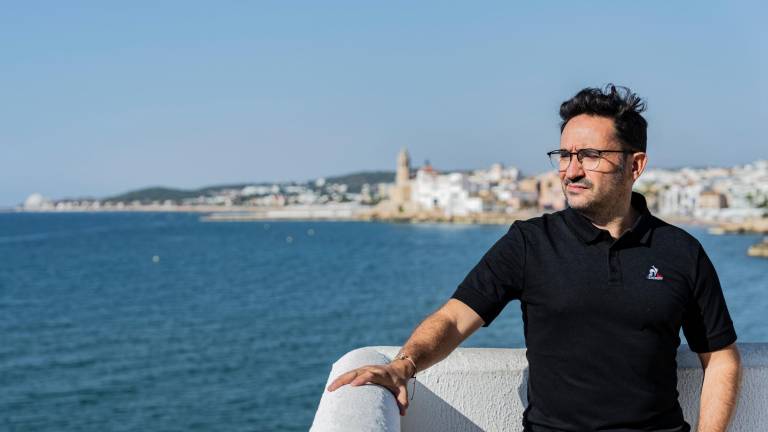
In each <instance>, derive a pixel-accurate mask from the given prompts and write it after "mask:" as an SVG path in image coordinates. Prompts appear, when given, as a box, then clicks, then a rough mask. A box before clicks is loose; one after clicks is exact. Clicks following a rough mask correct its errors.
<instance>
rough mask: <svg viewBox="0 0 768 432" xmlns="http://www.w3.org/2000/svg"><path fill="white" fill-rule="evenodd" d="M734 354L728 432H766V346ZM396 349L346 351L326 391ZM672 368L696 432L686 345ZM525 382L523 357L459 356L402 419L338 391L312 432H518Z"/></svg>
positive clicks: (381, 392)
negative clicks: (736, 364)
mask: <svg viewBox="0 0 768 432" xmlns="http://www.w3.org/2000/svg"><path fill="white" fill-rule="evenodd" d="M738 348H739V352H740V353H741V360H742V367H743V372H744V373H743V376H742V382H741V392H740V394H739V401H738V404H737V407H736V412H735V415H734V418H733V420H732V422H731V428H730V429H729V430H730V431H732V432H763V431H768V344H763V343H760V344H756V343H739V344H738ZM398 349H399V347H383V346H382V347H367V348H360V349H356V350H354V351H350V352H349V353H347V354H346V355H344V356H343V357H342V358H340V359H339V360H338V361H337V362H336V363H334V365H333V369H332V370H331V374H330V376H329V378H328V382H327V383H326V387H327V386H328V385H329V384H330V383H331V381H333V380H334V379H335V378H336V377H337V376H339V375H340V374H342V373H344V372H346V371H348V370H351V369H354V368H356V367H359V366H364V365H368V364H384V363H387V362H389V360H390V359H391V358H392V357H394V356H395V355H396V354H397V351H398ZM677 362H678V391H679V392H680V405H681V406H682V408H683V414H684V416H685V419H686V421H687V422H688V423H690V424H691V426H692V427H693V430H695V428H696V421H697V419H698V413H699V397H700V394H701V383H702V379H703V371H702V369H701V364H700V363H699V359H698V356H697V355H696V353H694V352H691V351H690V350H689V349H688V347H687V346H685V345H683V346H681V347H680V349H679V351H678V355H677ZM527 378H528V362H527V360H526V358H525V349H496V348H459V349H457V350H455V351H454V352H453V353H451V355H450V356H448V358H446V359H445V360H443V361H441V362H440V363H438V364H436V365H434V366H432V367H431V368H429V369H427V370H426V371H424V372H421V373H419V374H417V380H418V383H417V384H416V392H415V394H414V398H413V399H412V400H411V401H410V406H409V408H408V411H407V415H406V416H404V417H400V415H399V411H398V408H397V404H396V402H395V399H394V396H393V395H392V393H390V392H389V391H388V390H387V389H385V388H383V387H381V386H377V385H365V386H359V387H350V386H343V387H341V388H339V389H338V390H336V391H334V392H328V391H324V393H323V396H322V398H321V400H320V406H319V407H318V410H317V413H316V414H315V420H314V422H313V424H312V429H311V431H312V432H326V431H356V432H374V431H376V432H379V431H381V432H396V431H405V432H409V431H420V432H429V431H442V432H445V431H522V430H523V427H522V415H523V410H524V409H525V406H526V404H527V391H526V390H527ZM408 388H409V391H410V390H411V388H412V384H409V387H408Z"/></svg>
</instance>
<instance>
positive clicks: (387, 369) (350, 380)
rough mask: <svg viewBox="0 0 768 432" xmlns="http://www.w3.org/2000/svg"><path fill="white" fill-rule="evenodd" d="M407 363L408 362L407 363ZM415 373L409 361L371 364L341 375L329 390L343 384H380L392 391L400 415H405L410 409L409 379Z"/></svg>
mask: <svg viewBox="0 0 768 432" xmlns="http://www.w3.org/2000/svg"><path fill="white" fill-rule="evenodd" d="M406 363H407V364H406ZM412 375H413V365H411V364H410V363H409V362H408V361H403V360H399V361H394V362H392V363H390V364H387V365H370V366H363V367H359V368H357V369H353V370H351V371H349V372H346V373H343V374H341V375H339V376H338V377H337V378H336V379H335V380H333V382H332V383H331V385H329V386H328V391H330V392H332V391H334V390H336V389H337V388H339V387H341V386H343V385H347V384H349V385H351V386H353V387H357V386H360V385H364V384H369V383H370V384H378V385H381V386H383V387H384V388H386V389H387V390H389V391H390V392H392V394H393V395H394V396H395V401H397V407H398V408H399V409H400V415H401V416H404V415H405V410H406V409H408V386H407V384H408V379H409V377H411V376H412Z"/></svg>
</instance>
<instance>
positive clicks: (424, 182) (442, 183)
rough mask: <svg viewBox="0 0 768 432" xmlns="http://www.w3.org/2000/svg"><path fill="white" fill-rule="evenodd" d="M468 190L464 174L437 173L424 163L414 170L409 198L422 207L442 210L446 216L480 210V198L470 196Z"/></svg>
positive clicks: (461, 214)
mask: <svg viewBox="0 0 768 432" xmlns="http://www.w3.org/2000/svg"><path fill="white" fill-rule="evenodd" d="M469 191H470V182H469V178H468V176H467V175H466V174H464V173H457V172H454V173H449V174H438V173H437V172H436V171H435V170H433V169H432V167H431V166H430V165H426V166H424V167H421V168H419V170H418V171H417V172H416V179H415V180H414V181H413V183H412V196H411V199H412V200H413V201H415V202H416V203H417V204H418V205H419V206H420V207H422V208H424V209H427V210H436V209H439V210H442V211H443V212H444V213H445V215H446V216H466V215H468V214H471V213H480V212H482V211H483V201H482V199H481V198H480V197H471V196H470V195H469Z"/></svg>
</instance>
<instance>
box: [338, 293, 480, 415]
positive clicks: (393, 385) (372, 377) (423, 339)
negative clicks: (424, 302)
mask: <svg viewBox="0 0 768 432" xmlns="http://www.w3.org/2000/svg"><path fill="white" fill-rule="evenodd" d="M482 325H483V319H482V318H481V317H480V315H478V314H477V312H475V311H474V310H473V309H472V308H470V307H469V306H467V305H466V304H464V303H463V302H461V301H460V300H457V299H454V298H451V299H449V300H448V301H447V302H446V303H445V304H444V305H443V306H442V307H441V308H440V309H438V310H437V311H436V312H435V313H433V314H432V315H430V316H428V317H427V318H426V319H425V320H424V321H422V322H421V324H419V325H418V327H416V330H414V331H413V334H411V337H410V338H408V341H407V342H406V343H405V345H403V347H402V350H401V351H402V352H405V353H408V355H409V356H410V358H411V359H412V361H414V363H413V364H412V363H411V362H410V361H408V360H405V359H401V360H394V361H393V362H391V363H389V364H387V365H371V366H363V367H360V368H357V369H354V370H351V371H349V372H346V373H343V374H341V375H340V376H339V377H338V378H336V379H335V380H333V382H332V383H331V385H329V386H328V391H334V390H336V389H337V388H339V387H341V386H343V385H347V384H350V385H352V386H359V385H363V384H368V383H371V384H378V385H381V386H383V387H385V388H386V389H388V390H389V391H390V392H392V394H393V395H395V400H396V401H397V405H398V407H399V408H400V415H401V416H404V415H405V410H406V409H407V408H408V390H407V384H408V379H409V378H410V377H412V376H413V375H414V374H415V373H416V365H418V367H419V370H420V371H423V370H426V369H427V368H429V367H430V366H432V365H433V364H435V363H437V362H439V361H440V360H442V359H444V358H445V357H447V356H448V354H450V353H451V351H453V350H454V349H456V347H457V346H459V344H460V343H461V342H462V341H463V340H464V339H466V338H467V337H469V335H471V334H472V333H474V332H475V331H476V330H477V329H478V328H480V326H482Z"/></svg>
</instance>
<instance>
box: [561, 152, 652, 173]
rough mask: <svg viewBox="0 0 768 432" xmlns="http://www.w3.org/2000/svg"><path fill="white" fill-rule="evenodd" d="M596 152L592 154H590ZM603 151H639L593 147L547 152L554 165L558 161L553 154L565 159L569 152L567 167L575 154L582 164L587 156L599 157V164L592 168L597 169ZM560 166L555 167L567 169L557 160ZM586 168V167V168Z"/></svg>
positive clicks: (598, 162)
mask: <svg viewBox="0 0 768 432" xmlns="http://www.w3.org/2000/svg"><path fill="white" fill-rule="evenodd" d="M591 152H594V153H592V154H588V153H591ZM603 153H625V154H633V153H638V152H637V151H633V150H598V149H593V148H583V149H579V151H575V152H569V151H568V150H563V149H559V150H552V151H550V152H547V156H548V157H549V160H550V162H551V163H552V164H553V165H554V164H555V163H556V162H555V161H554V160H552V156H554V155H559V156H560V159H563V157H564V156H565V155H566V154H567V155H568V165H566V166H565V169H568V166H570V165H571V161H572V160H573V155H576V159H577V160H578V161H579V163H580V164H581V163H582V161H583V160H584V158H585V157H593V158H597V159H598V161H597V165H595V167H594V168H592V169H591V170H596V169H597V167H598V166H600V159H603ZM557 164H558V166H555V168H557V169H559V170H560V171H565V169H561V168H560V166H559V162H557ZM585 169H586V168H585Z"/></svg>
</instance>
